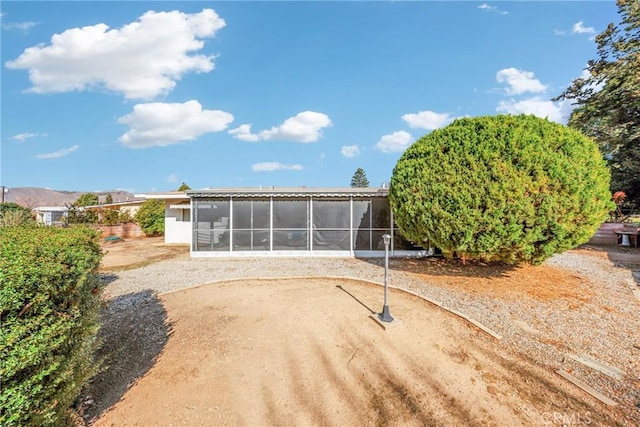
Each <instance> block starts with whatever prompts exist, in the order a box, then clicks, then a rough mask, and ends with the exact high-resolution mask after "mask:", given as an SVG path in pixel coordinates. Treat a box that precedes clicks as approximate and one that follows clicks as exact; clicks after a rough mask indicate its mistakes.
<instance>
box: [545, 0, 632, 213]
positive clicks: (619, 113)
mask: <svg viewBox="0 0 640 427" xmlns="http://www.w3.org/2000/svg"><path fill="white" fill-rule="evenodd" d="M617 4H618V13H619V14H620V17H621V22H620V24H619V25H614V24H613V23H611V24H609V26H608V27H607V29H606V30H604V31H603V32H602V33H601V34H599V35H598V36H597V37H596V43H597V45H598V58H597V59H595V60H590V61H589V62H588V65H587V71H588V75H587V77H581V78H578V79H576V80H574V81H573V82H572V84H571V85H570V86H569V87H568V88H567V89H566V90H565V91H564V92H563V93H562V94H561V95H560V96H558V97H557V98H555V100H558V99H569V100H572V101H573V103H575V104H576V105H577V108H576V109H575V110H573V112H572V113H571V117H570V119H569V126H571V127H573V128H575V129H579V130H581V131H582V132H583V133H585V134H586V135H587V136H591V137H593V138H594V139H595V140H596V141H597V142H598V144H599V146H600V149H601V150H602V152H603V154H604V156H605V158H606V159H607V162H608V164H609V167H610V169H611V191H612V192H615V191H624V192H625V193H626V194H627V197H628V199H630V200H634V201H636V202H638V201H640V3H638V0H617Z"/></svg>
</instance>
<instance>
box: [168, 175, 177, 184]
mask: <svg viewBox="0 0 640 427" xmlns="http://www.w3.org/2000/svg"><path fill="white" fill-rule="evenodd" d="M167 182H169V183H172V184H173V183H176V182H178V175H176V174H175V173H172V174H169V176H168V177H167Z"/></svg>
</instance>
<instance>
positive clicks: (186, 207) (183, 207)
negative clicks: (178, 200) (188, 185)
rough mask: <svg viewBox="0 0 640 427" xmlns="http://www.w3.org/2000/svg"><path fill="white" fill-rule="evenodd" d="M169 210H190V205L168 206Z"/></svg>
mask: <svg viewBox="0 0 640 427" xmlns="http://www.w3.org/2000/svg"><path fill="white" fill-rule="evenodd" d="M169 209H191V204H188V205H186V204H179V205H169Z"/></svg>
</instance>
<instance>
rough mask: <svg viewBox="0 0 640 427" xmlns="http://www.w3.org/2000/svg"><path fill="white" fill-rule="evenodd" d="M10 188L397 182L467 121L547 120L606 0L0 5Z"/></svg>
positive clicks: (607, 12) (590, 45)
mask: <svg viewBox="0 0 640 427" xmlns="http://www.w3.org/2000/svg"><path fill="white" fill-rule="evenodd" d="M0 7H1V11H2V18H1V26H2V30H1V33H0V34H1V58H2V71H1V90H2V95H1V101H2V110H1V111H2V112H1V115H2V121H1V141H0V142H1V148H2V150H1V153H0V154H1V159H0V166H1V170H0V184H1V185H4V186H8V187H27V186H33V187H48V188H53V189H57V190H76V191H104V190H114V189H124V190H128V191H132V192H146V191H167V190H173V189H176V188H177V187H178V186H179V185H180V183H182V182H186V183H187V184H189V185H190V186H191V187H192V188H205V187H254V186H260V185H262V186H271V185H274V186H277V187H297V186H302V185H304V186H307V187H317V186H327V187H332V186H348V185H349V183H350V180H351V176H352V175H353V172H354V171H355V170H356V169H357V168H358V167H362V168H363V169H364V170H365V171H366V173H367V177H368V178H369V181H370V182H371V185H372V186H379V185H380V184H381V183H382V182H386V181H389V179H390V177H391V174H392V171H393V167H394V166H395V164H396V162H397V160H398V158H399V157H400V155H401V154H402V152H403V151H404V149H406V147H407V146H409V145H410V144H411V143H413V142H414V141H415V140H416V139H418V138H419V137H421V136H423V135H425V134H427V133H429V132H431V131H432V130H433V129H436V128H439V127H442V126H445V125H446V124H447V123H449V122H451V121H452V120H454V119H455V118H456V117H464V116H481V115H494V114H499V113H511V114H519V113H522V112H524V113H532V114H536V115H539V116H542V117H548V118H549V120H553V121H557V122H560V123H566V120H567V117H568V114H569V113H570V111H571V105H569V103H567V102H565V103H553V102H551V101H550V99H551V98H553V97H554V96H556V95H558V94H559V93H561V92H562V90H563V89H564V88H566V87H567V85H568V84H569V83H570V82H571V81H572V80H573V79H574V78H577V77H579V76H580V75H581V73H583V70H584V68H585V66H586V63H587V61H588V60H589V59H592V58H595V56H596V46H595V41H594V36H595V35H596V34H597V33H599V32H601V31H602V30H603V29H605V28H606V26H607V24H608V23H609V22H617V20H618V16H617V12H616V5H615V2H613V1H607V2H594V1H590V2H584V1H583V2H577V1H573V2H489V3H487V2H470V1H469V2H462V1H461V2H348V1H344V2H231V1H229V2H197V1H188V2H167V1H163V2H144V1H139V2H110V1H103V2H57V1H49V2H17V1H16V2H14V1H3V2H2V3H1V4H0Z"/></svg>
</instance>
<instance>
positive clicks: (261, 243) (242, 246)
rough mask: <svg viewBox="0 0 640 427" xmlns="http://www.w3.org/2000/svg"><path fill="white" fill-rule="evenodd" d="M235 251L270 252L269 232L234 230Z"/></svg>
mask: <svg viewBox="0 0 640 427" xmlns="http://www.w3.org/2000/svg"><path fill="white" fill-rule="evenodd" d="M233 250H234V251H268V250H269V230H233Z"/></svg>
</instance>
